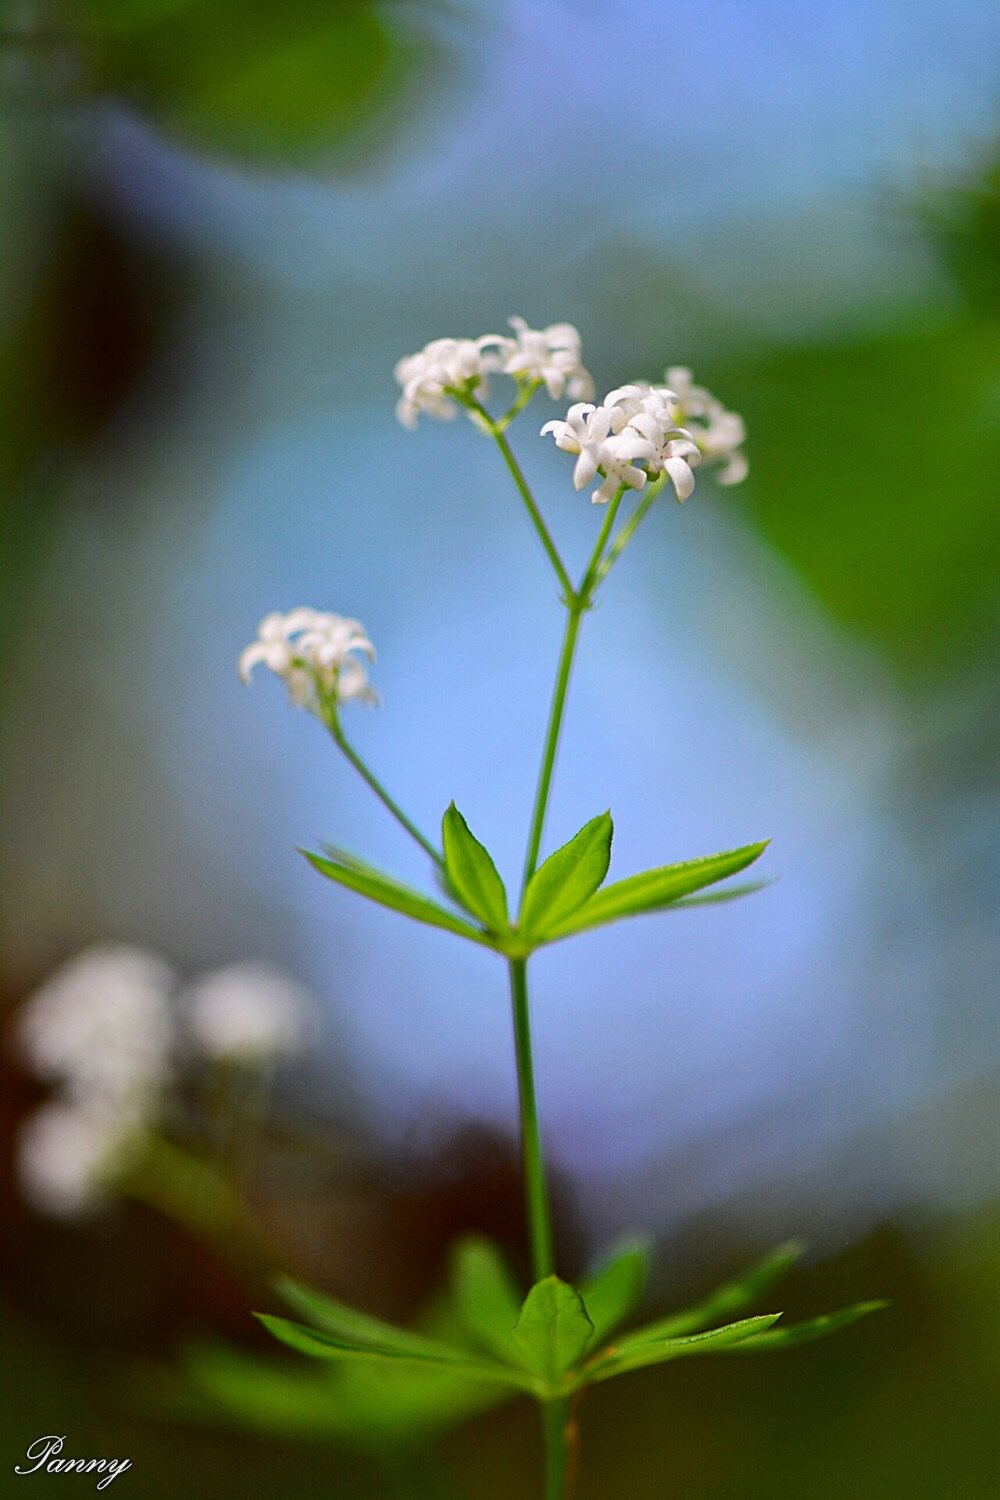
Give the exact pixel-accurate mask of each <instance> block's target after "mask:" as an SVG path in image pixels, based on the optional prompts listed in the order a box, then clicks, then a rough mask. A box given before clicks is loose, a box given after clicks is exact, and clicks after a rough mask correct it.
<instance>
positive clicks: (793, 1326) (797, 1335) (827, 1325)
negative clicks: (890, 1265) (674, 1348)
mask: <svg viewBox="0 0 1000 1500" xmlns="http://www.w3.org/2000/svg"><path fill="white" fill-rule="evenodd" d="M888 1305H889V1304H888V1303H887V1302H857V1303H855V1304H854V1306H853V1307H842V1308H841V1309H840V1310H839V1312H833V1313H823V1314H822V1316H821V1317H818V1318H809V1319H807V1320H806V1321H805V1322H804V1323H789V1325H788V1327H787V1328H775V1329H772V1330H771V1332H770V1333H767V1332H765V1333H758V1334H757V1335H755V1337H754V1338H750V1339H747V1340H746V1341H745V1347H746V1352H747V1353H748V1354H761V1353H764V1352H766V1351H768V1350H779V1349H792V1348H794V1347H795V1345H796V1344H811V1343H812V1341H813V1339H824V1338H826V1336H827V1334H828V1333H837V1332H838V1331H839V1330H840V1329H841V1328H848V1327H849V1326H850V1325H851V1324H852V1323H856V1322H857V1321H858V1319H859V1318H866V1317H867V1316H868V1314H869V1313H873V1312H879V1311H880V1310H881V1309H882V1308H883V1307H888ZM743 1349H744V1344H739V1345H738V1346H736V1348H734V1350H733V1353H737V1352H739V1353H742V1352H743Z"/></svg>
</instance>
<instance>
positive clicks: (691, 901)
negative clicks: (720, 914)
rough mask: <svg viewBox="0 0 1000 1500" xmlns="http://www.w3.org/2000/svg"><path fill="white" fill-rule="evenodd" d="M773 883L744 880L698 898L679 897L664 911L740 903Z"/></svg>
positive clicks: (769, 881) (770, 881)
mask: <svg viewBox="0 0 1000 1500" xmlns="http://www.w3.org/2000/svg"><path fill="white" fill-rule="evenodd" d="M774 883H775V882H774V881H773V880H744V881H743V882H742V883H741V884H740V885H727V886H726V887H725V889H724V890H721V891H706V892H705V893H704V894H703V895H700V896H681V898H680V900H678V901H671V902H670V905H669V906H667V907H665V908H664V910H665V911H686V910H687V909H688V907H689V906H724V905H725V903H726V902H727V901H740V900H742V898H743V897H744V896H755V895H756V894H757V892H758V891H766V890H767V888H768V886H769V885H774Z"/></svg>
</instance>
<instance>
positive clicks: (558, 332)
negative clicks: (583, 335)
mask: <svg viewBox="0 0 1000 1500" xmlns="http://www.w3.org/2000/svg"><path fill="white" fill-rule="evenodd" d="M507 321H508V322H509V323H510V326H511V328H513V330H514V333H515V337H514V338H513V339H509V338H505V339H502V340H500V341H498V347H499V350H500V353H501V356H502V358H503V370H504V373H505V374H506V375H514V376H518V375H519V376H522V377H523V378H525V379H528V380H540V381H542V382H543V383H544V385H545V388H546V390H547V391H548V393H549V395H550V396H551V397H552V398H553V400H555V401H558V400H559V398H560V397H561V396H562V395H563V394H564V393H565V394H566V395H568V396H570V397H571V398H572V399H573V400H574V401H590V400H591V399H592V398H593V395H594V378H593V376H592V375H591V373H590V371H589V370H587V369H585V368H584V365H583V360H582V357H581V353H580V335H579V333H578V332H577V330H576V329H575V328H574V327H573V325H572V323H550V324H549V326H548V328H529V327H528V325H527V323H526V322H525V321H524V319H523V318H509V319H508V320H507Z"/></svg>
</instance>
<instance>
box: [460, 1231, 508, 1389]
mask: <svg viewBox="0 0 1000 1500" xmlns="http://www.w3.org/2000/svg"><path fill="white" fill-rule="evenodd" d="M451 1291H452V1297H453V1299H454V1303H455V1306H456V1309H457V1311H458V1314H459V1316H460V1318H461V1320H462V1323H463V1324H464V1326H465V1327H466V1328H467V1329H468V1330H469V1332H470V1333H472V1334H473V1335H474V1337H475V1338H476V1340H477V1341H478V1342H479V1343H480V1344H482V1345H483V1346H484V1347H485V1348H487V1349H489V1350H490V1351H491V1353H493V1354H496V1355H498V1356H499V1357H500V1358H501V1359H505V1360H508V1361H512V1360H516V1358H517V1344H516V1342H515V1340H514V1336H513V1335H514V1325H515V1324H516V1322H517V1320H518V1317H519V1315H520V1312H521V1297H520V1293H519V1292H518V1288H517V1283H516V1282H515V1280H514V1277H513V1276H512V1274H511V1271H510V1268H509V1267H508V1265H507V1262H506V1260H505V1259H504V1257H503V1255H502V1254H501V1252H500V1250H499V1249H498V1248H497V1246H496V1245H494V1244H493V1242H492V1241H491V1240H488V1239H485V1238H483V1237H481V1236H478V1235H476V1236H469V1237H467V1238H464V1239H461V1240H459V1242H458V1244H457V1245H456V1246H455V1248H454V1251H453V1253H452V1271H451Z"/></svg>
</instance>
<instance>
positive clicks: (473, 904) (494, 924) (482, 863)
mask: <svg viewBox="0 0 1000 1500" xmlns="http://www.w3.org/2000/svg"><path fill="white" fill-rule="evenodd" d="M441 836H442V840H443V844H444V867H445V873H446V875H447V879H448V884H449V885H450V887H451V890H452V893H453V895H455V896H456V897H457V899H458V901H459V902H460V903H461V905H462V906H464V907H465V908H466V910H467V911H470V912H471V913H472V915H473V916H474V917H478V918H479V920H480V922H482V923H483V926H484V927H488V928H489V930H490V931H491V932H503V931H504V930H505V929H506V927H507V892H506V891H505V890H504V884H503V881H502V880H501V879H500V876H499V875H498V874H497V867H496V865H495V864H494V863H493V861H492V859H491V858H490V856H489V854H488V853H487V851H486V849H485V848H484V847H483V845H482V844H481V843H480V842H479V840H478V839H477V838H475V837H474V836H473V835H472V834H471V833H470V832H469V825H468V823H466V821H465V819H464V818H463V817H462V814H461V813H460V812H459V810H458V808H457V807H456V806H455V804H454V802H453V803H452V804H451V806H450V807H449V808H448V811H447V812H446V813H445V815H444V819H443V821H442V824H441Z"/></svg>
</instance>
